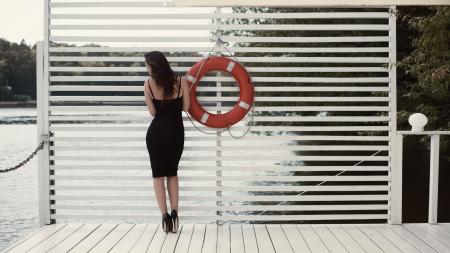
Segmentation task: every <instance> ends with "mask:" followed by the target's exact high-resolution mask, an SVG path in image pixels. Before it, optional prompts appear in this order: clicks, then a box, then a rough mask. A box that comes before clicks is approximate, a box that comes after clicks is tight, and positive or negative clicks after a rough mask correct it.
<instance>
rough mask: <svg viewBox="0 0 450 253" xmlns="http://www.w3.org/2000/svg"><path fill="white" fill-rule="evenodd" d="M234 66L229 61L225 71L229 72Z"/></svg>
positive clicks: (232, 62)
mask: <svg viewBox="0 0 450 253" xmlns="http://www.w3.org/2000/svg"><path fill="white" fill-rule="evenodd" d="M234 65H235V63H234V61H230V62H229V63H228V66H227V71H228V72H231V71H232V70H233V68H234Z"/></svg>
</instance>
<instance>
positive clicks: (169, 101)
mask: <svg viewBox="0 0 450 253" xmlns="http://www.w3.org/2000/svg"><path fill="white" fill-rule="evenodd" d="M145 64H146V66H147V71H148V74H149V76H150V78H149V79H148V80H146V81H145V82H144V94H145V101H146V103H147V108H148V111H149V113H150V114H151V115H152V116H153V117H154V118H153V120H152V122H151V124H150V126H149V128H148V130H147V135H146V144H147V150H148V154H149V156H150V163H151V166H152V177H153V189H154V190H155V195H156V200H157V202H158V206H159V209H160V211H161V214H162V226H163V229H164V232H166V233H167V232H169V231H171V232H174V233H176V232H177V231H178V176H177V170H178V163H179V161H180V158H181V154H182V153H183V148H184V125H183V118H182V113H181V110H183V111H185V112H187V111H188V110H189V105H190V104H189V86H188V83H187V81H186V79H185V78H184V77H180V76H178V75H177V74H175V72H173V71H172V69H171V67H170V65H169V63H168V61H167V59H166V57H165V56H164V55H163V54H162V53H161V52H159V51H152V52H150V53H146V54H145ZM164 177H167V188H168V191H169V198H170V206H171V209H172V210H171V213H170V214H169V213H168V212H167V206H166V191H165V185H164Z"/></svg>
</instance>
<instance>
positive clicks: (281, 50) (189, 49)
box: [49, 14, 389, 70]
mask: <svg viewBox="0 0 450 253" xmlns="http://www.w3.org/2000/svg"><path fill="white" fill-rule="evenodd" d="M55 15H59V14H55ZM63 15H64V14H63ZM154 15H155V14H152V15H151V16H154ZM179 15H180V14H178V15H177V16H179ZM181 15H183V14H181ZM114 16H120V15H116V14H114ZM132 16H133V17H135V16H136V14H133V15H132ZM145 16H146V17H147V16H148V15H145ZM154 50H159V51H161V52H209V51H210V50H211V47H87V46H86V47H64V46H61V47H49V52H139V53H145V52H150V51H154ZM228 51H230V52H259V53H263V52H266V53H268V52H279V53H284V52H292V53H368V52H369V53H387V52H389V47H230V48H227V50H225V49H222V48H215V49H214V52H228ZM67 68H71V67H67ZM89 68H90V67H89ZM92 68H94V67H92ZM105 68H111V67H105ZM116 68H119V67H116ZM124 68H133V67H124ZM134 68H139V69H142V68H141V67H134ZM308 68H311V67H306V69H308ZM50 69H51V68H50ZM144 69H145V68H144ZM179 69H183V68H182V67H179ZM248 69H251V68H248ZM255 69H256V67H255ZM385 70H386V69H385Z"/></svg>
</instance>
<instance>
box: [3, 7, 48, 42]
mask: <svg viewBox="0 0 450 253" xmlns="http://www.w3.org/2000/svg"><path fill="white" fill-rule="evenodd" d="M43 33H44V1H43V0H13V1H7V0H0V38H3V39H6V40H8V41H11V42H16V43H20V41H21V40H22V39H25V42H26V44H27V45H34V44H35V43H36V41H38V40H43V38H44V36H43Z"/></svg>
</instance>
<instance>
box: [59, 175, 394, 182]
mask: <svg viewBox="0 0 450 253" xmlns="http://www.w3.org/2000/svg"><path fill="white" fill-rule="evenodd" d="M178 178H179V180H185V181H247V182H256V181H279V182H292V181H293V182H295V181H308V182H322V181H330V182H334V181H336V182H343V181H367V182H372V181H373V182H376V181H388V180H389V178H390V177H389V176H372V175H368V176H259V175H258V176H256V175H255V176H178ZM50 179H54V180H83V181H92V180H118V181H127V180H130V181H149V180H151V181H153V179H152V177H151V176H142V175H140V176H96V175H91V176H59V175H50Z"/></svg>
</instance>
